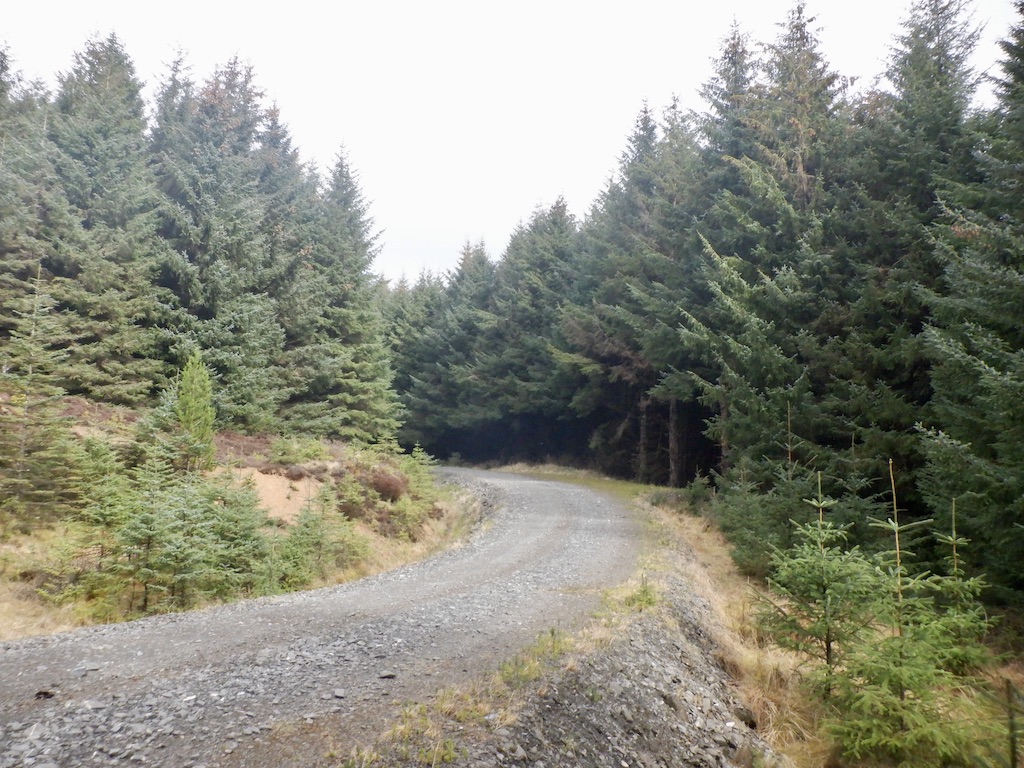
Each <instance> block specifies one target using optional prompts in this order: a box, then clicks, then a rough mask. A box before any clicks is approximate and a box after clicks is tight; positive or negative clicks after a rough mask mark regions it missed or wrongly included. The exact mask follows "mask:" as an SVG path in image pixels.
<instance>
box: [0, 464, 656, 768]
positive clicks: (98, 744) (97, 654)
mask: <svg viewBox="0 0 1024 768" xmlns="http://www.w3.org/2000/svg"><path fill="white" fill-rule="evenodd" d="M445 471H446V473H448V474H449V475H450V476H451V477H452V478H453V479H455V480H457V481H458V482H460V483H462V484H465V485H468V486H470V487H471V488H473V489H474V490H476V491H478V492H479V493H481V494H482V495H484V496H485V497H487V498H490V499H491V500H492V501H493V505H492V506H493V511H492V513H491V515H490V516H489V517H488V520H487V523H486V525H485V526H483V528H482V530H480V531H478V532H477V533H476V534H474V536H472V537H471V539H470V540H469V541H468V542H467V543H466V544H465V545H464V546H461V547H459V548H457V549H454V550H452V551H450V552H446V553H444V554H442V555H439V556H437V557H434V558H432V559H430V560H427V561H425V562H422V563H418V564H415V565H411V566H407V567H403V568H400V569H398V570H395V571H392V572H389V573H386V574H381V575H380V576H376V577H372V578H369V579H364V580H361V581H358V582H353V583H350V584H345V585H341V586H338V587H331V588H327V589H321V590H316V591H312V592H303V593H295V594H291V595H284V596H279V597H273V598H263V599H259V600H250V601H244V602H240V603H235V604H233V605H227V606H219V607H216V608H211V609H208V610H204V611H197V612H193V613H186V614H174V615H167V616H157V617H152V618H147V619H142V620H139V621H135V622H130V623H126V624H117V625H109V626H103V627H91V628H88V629H83V630H79V631H76V632H69V633H64V634H60V635H54V636H49V637H38V638H32V639H28V640H23V641H16V642H8V643H2V644H0V768H13V767H14V766H21V765H34V766H36V767H37V768H46V767H47V766H78V765H82V766H93V765H95V766H111V765H137V764H140V763H144V764H145V763H148V764H152V765H160V766H168V767H170V768H176V767H182V768H184V767H185V766H192V767H193V768H196V767H197V766H200V765H205V766H209V767H210V768H212V767H213V766H216V765H218V764H221V763H224V762H227V763H234V764H242V763H244V764H246V765H250V766H262V765H266V766H271V765H273V766H277V765H281V764H283V763H284V762H285V761H284V760H282V757H283V756H282V755H280V754H275V752H274V750H275V749H280V748H281V745H282V744H283V743H284V741H286V739H285V740H282V738H281V736H280V734H282V733H285V732H287V731H288V730H289V729H298V730H300V731H301V729H302V728H304V727H308V726H310V725H311V724H318V725H321V726H323V728H324V729H327V730H330V731H331V732H334V733H337V734H356V733H363V732H369V733H373V729H375V728H377V727H379V726H380V725H381V723H380V722H379V721H378V720H377V718H379V717H380V716H381V715H382V713H383V709H382V706H381V703H382V702H388V701H399V700H402V699H407V698H413V697H419V696H425V695H428V694H429V693H431V692H433V691H435V690H437V689H438V688H441V687H443V686H445V685H448V684H450V683H451V682H452V681H453V680H456V679H460V678H465V677H467V676H469V675H472V674H476V673H480V672H486V671H489V670H491V669H493V668H494V667H495V665H496V664H497V663H498V662H499V661H500V660H502V659H504V658H507V657H508V656H510V655H512V654H514V653H515V652H516V651H517V650H519V649H521V648H522V647H523V646H525V645H527V644H528V643H529V642H530V641H531V640H533V639H534V638H535V637H536V636H537V634H538V633H540V632H542V631H544V630H546V629H548V628H550V627H553V626H559V627H562V628H565V629H571V628H572V627H573V626H575V625H576V624H577V623H578V622H580V621H582V620H583V619H584V618H585V617H586V616H588V615H589V613H590V612H591V611H592V609H593V608H594V607H595V606H596V605H597V600H598V597H599V593H600V591H601V590H603V589H604V588H606V587H609V586H613V585H616V584H618V583H621V582H622V581H624V580H625V579H626V578H627V577H628V576H629V575H630V573H631V572H632V569H633V568H634V566H635V561H636V554H637V547H638V533H637V529H636V524H635V521H634V517H633V514H632V513H631V512H630V511H629V510H628V509H627V508H625V507H624V506H623V505H621V504H619V503H618V502H616V501H615V500H613V499H611V498H610V497H607V496H604V495H602V494H599V493H596V492H593V491H590V490H587V489H585V488H582V487H578V486H574V485H569V484H564V483H558V482H553V481H547V480H539V479H533V478H529V477H525V476H518V475H510V474H500V473H491V472H479V471H473V470H445ZM368 729H369V730H368ZM243 753H244V756H245V758H244V760H240V759H239V756H240V755H241V754H243Z"/></svg>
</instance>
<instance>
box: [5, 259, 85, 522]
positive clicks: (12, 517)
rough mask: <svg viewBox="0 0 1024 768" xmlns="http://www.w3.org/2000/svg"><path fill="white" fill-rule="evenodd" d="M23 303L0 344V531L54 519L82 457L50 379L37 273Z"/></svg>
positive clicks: (50, 348)
mask: <svg viewBox="0 0 1024 768" xmlns="http://www.w3.org/2000/svg"><path fill="white" fill-rule="evenodd" d="M26 303H27V306H26V307H25V309H23V310H17V311H16V312H15V319H16V325H15V328H14V330H13V331H12V332H11V334H10V338H9V339H8V341H7V343H6V344H5V345H4V346H3V347H2V348H0V535H4V534H6V533H7V532H8V530H10V529H11V528H12V527H15V526H16V527H18V528H20V529H22V530H23V531H24V532H28V531H29V530H31V529H32V528H34V527H36V526H37V525H39V524H41V523H48V522H53V521H55V520H57V519H59V518H60V517H61V516H62V515H63V514H65V513H66V512H67V511H68V510H69V509H71V508H72V506H73V504H74V503H75V502H76V497H77V496H78V494H79V493H80V491H81V481H82V478H81V477H80V476H79V472H80V469H79V467H80V463H81V455H80V451H79V450H78V446H77V444H76V442H75V441H74V439H73V438H72V435H71V431H70V422H69V420H68V419H67V418H66V417H65V416H64V415H63V414H62V411H61V397H62V395H63V391H62V390H61V389H60V388H59V387H58V386H57V385H56V384H55V383H54V375H53V372H54V370H55V368H56V367H57V366H58V365H59V362H60V360H61V358H62V354H61V351H60V348H59V347H56V346H55V345H56V344H58V343H59V341H58V340H59V339H60V334H59V331H58V330H57V326H56V324H55V322H54V318H53V309H54V303H53V300H52V298H51V297H50V296H49V295H48V294H46V293H45V292H44V291H43V288H42V285H41V281H40V280H39V279H38V278H37V279H36V280H35V281H34V291H33V293H32V294H31V295H30V296H29V297H28V300H27V302H26Z"/></svg>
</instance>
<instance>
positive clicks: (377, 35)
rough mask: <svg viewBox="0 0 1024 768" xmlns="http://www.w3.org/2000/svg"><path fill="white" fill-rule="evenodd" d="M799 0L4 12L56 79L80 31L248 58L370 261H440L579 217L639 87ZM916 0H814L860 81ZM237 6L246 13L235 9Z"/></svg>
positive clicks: (841, 61)
mask: <svg viewBox="0 0 1024 768" xmlns="http://www.w3.org/2000/svg"><path fill="white" fill-rule="evenodd" d="M792 5H793V3H792V0H720V1H719V2H715V0H711V1H710V2H708V1H705V2H700V3H695V2H692V1H690V2H687V1H686V0H630V1H629V2H628V3H626V2H622V0H619V2H604V3H602V2H600V0H597V1H596V2H595V0H590V1H585V0H516V2H507V1H506V2H494V1H493V0H492V1H491V2H488V1H487V0H476V1H475V2H473V1H471V0H359V2H351V0H337V2H334V3H330V2H326V3H314V2H311V0H290V2H275V3H274V4H273V5H270V4H267V5H262V4H258V3H246V4H242V3H235V2H230V3H229V2H224V1H223V0H204V1H203V2H199V1H198V0H176V1H175V2H173V3H162V2H155V3H152V4H151V3H144V2H138V0H88V2H83V1H82V0H76V2H69V1H68V0H50V1H49V2H45V1H42V0H21V1H20V2H13V0H12V2H10V3H8V7H6V8H5V9H4V11H3V17H2V21H0V44H3V43H4V42H6V44H7V46H8V48H9V52H10V54H11V56H12V58H13V59H14V65H15V68H16V69H17V70H19V71H21V72H22V73H23V74H24V75H25V76H26V77H28V78H29V79H36V78H40V79H43V80H45V81H47V82H49V83H51V84H53V83H54V82H55V74H56V73H57V72H62V71H67V70H68V69H70V67H71V64H72V58H73V54H74V52H75V51H78V50H81V49H82V47H83V44H84V43H85V41H86V40H87V39H88V38H89V37H93V36H99V37H106V36H107V35H108V34H109V33H110V32H115V33H116V34H117V35H118V37H119V38H120V39H121V41H122V43H123V44H124V46H125V49H126V50H127V52H128V54H129V55H130V56H131V57H132V59H133V61H134V62H135V66H136V70H137V72H138V74H139V76H140V77H141V78H142V79H143V80H144V81H146V83H147V85H148V86H149V87H150V88H149V91H150V92H151V90H152V88H155V86H156V84H157V83H158V82H159V81H160V80H161V79H162V78H163V76H164V74H165V73H166V71H167V69H166V67H167V64H168V63H169V62H170V61H171V60H172V59H173V58H174V54H175V51H177V50H183V51H185V53H186V56H187V61H188V62H189V63H190V64H191V66H192V69H193V75H194V76H195V78H196V79H197V80H200V81H202V80H203V79H205V77H206V76H207V75H208V74H209V73H210V72H211V71H212V70H213V69H214V68H215V67H216V66H217V65H219V64H223V63H224V62H226V61H227V60H228V59H230V58H231V57H232V56H238V57H239V58H240V59H241V60H242V61H244V62H247V63H250V64H252V65H253V67H254V70H255V74H256V79H257V83H258V85H259V86H260V87H262V88H263V89H264V90H265V91H266V93H267V97H268V101H276V102H277V104H278V106H279V107H280V109H281V116H282V119H283V121H284V122H285V123H286V124H288V126H289V129H290V131H291V134H292V137H293V140H294V142H295V144H296V145H297V146H298V147H299V150H300V153H301V156H302V158H303V159H304V160H306V161H314V162H316V163H317V164H318V165H319V166H320V167H321V168H322V169H325V170H326V169H329V167H330V165H331V164H332V162H333V158H334V156H335V154H336V153H337V151H338V149H339V147H341V146H342V145H344V146H345V148H346V149H347V151H348V155H349V160H350V162H351V164H352V166H353V169H354V170H355V171H356V172H357V173H358V174H359V178H360V184H361V187H362V189H363V192H364V194H365V196H366V198H367V199H368V200H369V202H370V205H371V215H372V216H373V217H374V220H375V222H376V225H377V227H378V228H379V229H381V230H383V237H382V242H383V250H382V252H381V254H380V256H379V257H378V258H377V262H376V264H375V269H376V271H378V272H380V273H382V274H384V275H385V276H386V277H389V278H392V279H394V278H398V277H400V276H401V275H402V274H405V275H407V276H408V278H409V279H410V280H414V279H415V278H416V277H417V276H418V274H419V273H420V271H421V270H424V269H426V270H430V271H434V272H443V271H445V270H448V269H451V268H453V267H454V266H455V264H456V263H457V261H458V254H459V251H460V249H461V248H462V246H463V244H464V243H465V242H466V241H467V240H469V241H473V242H476V241H478V240H480V239H483V240H484V241H485V243H486V246H487V251H488V253H489V254H490V255H491V257H492V258H498V257H500V256H501V254H502V252H503V251H504V250H505V246H506V245H507V244H508V239H509V236H510V235H511V234H512V232H513V230H514V229H515V227H516V225H517V224H518V223H520V222H522V221H524V220H526V219H528V218H529V216H530V215H531V213H532V212H533V211H534V210H535V209H536V208H537V207H538V206H548V205H550V204H552V203H553V202H554V201H555V200H556V199H557V198H558V196H559V195H561V196H564V197H565V199H566V201H567V202H568V204H569V207H570V209H571V210H572V211H573V212H574V213H576V214H577V215H578V216H580V217H583V216H584V215H585V214H586V213H587V211H588V210H589V209H590V206H591V203H592V202H593V201H594V199H595V198H596V197H597V196H598V194H599V193H600V192H601V190H602V189H603V188H604V187H605V186H606V183H607V181H608V179H609V177H610V175H611V173H612V172H613V171H614V169H615V167H616V163H617V160H618V157H619V155H620V154H621V152H622V151H623V149H624V148H625V144H626V138H627V136H628V135H629V134H630V132H631V130H632V127H633V124H634V120H635V118H636V115H637V113H638V112H639V110H640V108H641V106H642V104H643V102H644V100H647V101H648V103H649V104H650V105H651V107H652V108H654V109H655V110H656V112H660V111H661V108H662V107H664V106H665V105H667V104H668V103H669V101H670V100H671V99H672V97H673V95H677V96H678V97H679V98H680V100H681V102H682V104H683V105H684V106H686V107H692V108H696V109H699V108H701V106H702V105H701V104H700V102H699V99H698V97H697V90H698V89H699V88H700V86H701V84H702V83H704V82H705V81H706V80H707V79H708V77H709V75H710V69H711V64H710V61H711V59H712V58H713V57H715V56H717V55H718V54H719V52H720V48H721V42H722V38H723V37H724V36H725V35H726V34H727V33H728V31H729V27H730V24H731V23H732V21H733V19H734V18H735V19H738V20H739V22H740V26H741V28H742V29H743V30H744V31H746V32H748V33H749V34H750V35H751V37H752V38H753V40H755V41H771V40H773V39H774V38H775V36H776V33H777V31H778V30H777V27H776V24H777V23H779V22H781V21H783V20H784V19H785V17H786V14H787V12H788V11H789V9H790V8H791V7H792ZM908 7H909V2H908V0H861V1H860V2H850V1H849V0H842V1H841V2H840V1H839V0H808V12H809V13H811V14H813V15H815V16H816V17H817V25H818V26H819V27H820V28H821V32H820V37H821V40H822V48H823V50H824V51H825V53H826V55H827V56H828V58H829V61H830V62H831V64H832V67H833V69H835V70H836V71H838V72H839V73H840V74H843V75H847V76H856V77H859V78H860V79H861V82H862V83H865V84H866V83H867V82H869V81H871V80H872V79H873V78H874V77H875V76H876V75H878V74H879V73H880V72H881V71H882V69H883V68H884V66H885V60H886V57H887V55H888V50H889V46H890V44H891V42H892V39H893V36H894V35H895V34H897V33H898V32H899V29H900V26H899V24H900V20H901V19H902V18H904V17H905V16H906V13H907V8H908ZM973 7H974V8H975V13H974V20H975V22H976V23H978V24H983V25H985V26H986V29H985V31H984V34H983V38H982V42H981V44H980V45H979V49H978V52H977V55H976V59H975V66H976V68H977V69H978V70H982V71H983V70H987V69H991V70H992V71H993V73H995V72H996V69H995V66H994V65H995V62H996V61H997V60H998V58H999V51H998V50H997V48H996V41H997V40H999V39H1001V38H1004V37H1006V36H1007V34H1008V32H1009V29H1010V27H1011V25H1012V24H1014V23H1016V21H1017V16H1016V14H1015V13H1014V10H1013V3H1012V0H975V3H974V6H973ZM243 9H244V10H243Z"/></svg>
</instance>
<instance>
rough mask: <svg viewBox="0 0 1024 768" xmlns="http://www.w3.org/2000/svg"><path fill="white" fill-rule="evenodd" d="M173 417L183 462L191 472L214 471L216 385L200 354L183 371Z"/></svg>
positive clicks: (189, 361) (191, 357)
mask: <svg viewBox="0 0 1024 768" xmlns="http://www.w3.org/2000/svg"><path fill="white" fill-rule="evenodd" d="M175 395H176V398H175V403H174V415H175V417H176V418H177V422H178V434H179V441H180V446H181V448H180V451H181V459H182V462H183V466H184V469H185V470H186V471H188V472H203V471H206V470H209V469H211V468H212V467H213V458H214V445H213V422H214V409H213V383H212V382H211V380H210V372H209V370H208V369H207V368H206V366H205V365H204V364H203V359H202V356H201V355H200V354H199V352H198V351H196V352H193V353H192V355H191V356H190V357H189V359H188V361H187V362H186V363H185V367H184V368H183V369H182V371H181V379H180V380H179V381H178V385H177V387H176V391H175Z"/></svg>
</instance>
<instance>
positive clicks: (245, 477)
mask: <svg viewBox="0 0 1024 768" xmlns="http://www.w3.org/2000/svg"><path fill="white" fill-rule="evenodd" d="M226 471H228V472H230V473H231V474H232V475H233V476H234V477H235V478H237V480H238V481H239V482H240V483H245V482H249V483H251V484H252V487H253V488H254V489H255V490H256V493H257V494H259V497H260V506H261V507H262V508H263V509H264V510H266V512H267V516H268V517H271V518H273V519H275V520H283V521H284V522H286V523H292V522H294V521H295V519H296V518H297V517H298V516H299V513H300V512H301V511H302V508H303V507H304V506H305V505H306V504H307V503H308V502H309V501H310V500H311V499H313V498H314V497H315V496H316V494H317V492H318V491H319V490H320V486H322V485H323V483H322V482H320V481H319V480H317V479H316V478H315V477H309V476H306V477H303V478H300V479H298V480H292V479H290V478H288V477H285V476H284V475H269V474H264V473H263V472H260V471H259V470H258V469H257V468H256V467H238V468H236V469H229V470H226Z"/></svg>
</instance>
